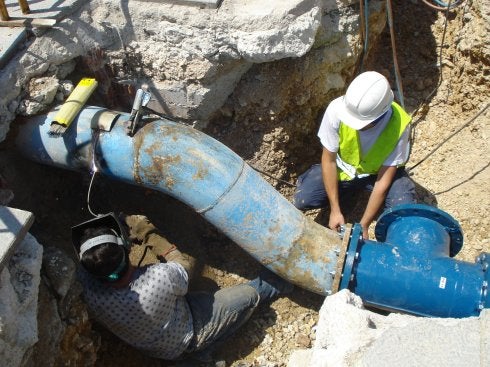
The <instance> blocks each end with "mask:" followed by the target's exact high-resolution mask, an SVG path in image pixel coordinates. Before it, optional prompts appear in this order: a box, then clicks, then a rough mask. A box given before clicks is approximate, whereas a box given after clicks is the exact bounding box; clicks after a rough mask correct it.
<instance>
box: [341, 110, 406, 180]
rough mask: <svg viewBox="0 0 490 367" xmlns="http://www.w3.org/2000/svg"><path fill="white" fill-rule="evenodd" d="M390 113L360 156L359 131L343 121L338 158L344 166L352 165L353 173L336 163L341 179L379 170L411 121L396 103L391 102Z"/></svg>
mask: <svg viewBox="0 0 490 367" xmlns="http://www.w3.org/2000/svg"><path fill="white" fill-rule="evenodd" d="M391 107H392V111H393V112H392V114H391V118H390V121H388V123H387V124H386V127H385V128H384V130H383V131H382V132H381V134H380V135H379V136H378V138H377V139H376V141H375V142H374V144H373V146H372V147H371V148H370V149H369V151H368V152H367V153H366V154H365V155H364V156H362V157H361V143H360V140H359V131H357V130H355V129H353V128H351V127H349V126H347V125H346V124H344V123H343V122H341V123H340V128H339V138H340V141H339V152H338V159H339V158H340V159H341V160H342V161H343V162H344V163H345V166H348V167H353V168H354V169H355V172H356V173H355V175H353V174H352V172H345V171H348V170H345V171H344V170H342V169H341V168H340V167H339V164H338V163H337V176H338V178H339V179H340V180H342V181H348V180H351V179H352V178H354V177H359V176H360V175H365V174H375V173H377V172H378V171H379V169H380V168H381V166H382V165H383V163H384V161H385V160H386V159H387V158H388V157H389V155H390V154H391V152H393V150H394V149H395V147H396V145H397V144H398V141H399V140H400V138H401V136H402V135H403V132H404V131H405V129H406V127H407V126H408V124H409V123H410V121H411V117H410V115H408V114H407V113H406V112H405V111H404V110H403V109H402V108H401V107H400V106H399V105H398V104H397V103H395V102H393V103H392V104H391Z"/></svg>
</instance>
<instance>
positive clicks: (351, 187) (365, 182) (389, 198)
mask: <svg viewBox="0 0 490 367" xmlns="http://www.w3.org/2000/svg"><path fill="white" fill-rule="evenodd" d="M376 177H377V176H376V175H370V176H367V177H363V178H354V179H353V180H350V181H339V197H340V200H341V201H343V200H345V199H346V198H347V197H352V196H353V194H354V195H355V191H358V190H368V191H373V187H374V184H375V182H376ZM293 200H294V201H293V204H294V206H296V207H297V208H298V209H301V210H304V209H314V208H322V207H325V206H326V205H327V204H328V197H327V193H326V191H325V185H324V184H323V176H322V167H321V165H320V164H315V165H313V166H311V167H310V169H308V170H307V171H306V172H305V173H303V174H302V175H301V176H299V177H298V182H297V187H296V192H295V193H294V199H293ZM415 202H416V196H415V184H414V183H413V181H412V179H411V178H410V177H409V176H408V174H407V172H406V171H405V168H404V167H400V168H398V169H397V171H396V174H395V177H394V179H393V182H392V183H391V186H390V189H389V190H388V193H387V195H386V198H385V207H384V208H385V210H386V209H390V208H392V207H394V206H396V205H399V204H409V203H415Z"/></svg>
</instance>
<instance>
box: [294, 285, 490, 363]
mask: <svg viewBox="0 0 490 367" xmlns="http://www.w3.org/2000/svg"><path fill="white" fill-rule="evenodd" d="M462 346H464V348H462ZM489 364H490V311H489V310H487V309H485V310H484V311H483V312H482V313H481V314H480V316H479V317H468V318H464V319H451V318H445V319H443V318H423V317H416V316H410V315H401V314H395V313H392V314H389V315H388V316H384V315H381V314H379V313H375V312H372V311H369V310H366V309H364V307H363V306H362V300H361V299H360V298H359V297H358V296H356V295H355V294H352V293H350V292H349V291H348V290H342V291H340V292H338V293H336V294H335V295H333V296H330V297H327V298H326V299H325V302H324V304H323V306H322V308H321V309H320V314H319V321H318V325H317V329H316V340H315V343H314V345H313V347H312V348H311V349H303V350H298V351H295V352H293V354H292V355H291V357H290V359H289V363H288V367H301V366H310V367H351V366H363V367H371V366H372V367H384V366H386V367H389V366H400V367H411V366H455V367H456V366H488V365H489Z"/></svg>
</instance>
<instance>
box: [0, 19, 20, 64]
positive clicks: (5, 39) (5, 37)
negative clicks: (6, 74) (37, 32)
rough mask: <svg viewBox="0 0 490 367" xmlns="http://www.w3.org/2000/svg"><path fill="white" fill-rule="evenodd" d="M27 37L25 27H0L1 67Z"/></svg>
mask: <svg viewBox="0 0 490 367" xmlns="http://www.w3.org/2000/svg"><path fill="white" fill-rule="evenodd" d="M25 39H26V28H25V27H0V69H1V68H3V67H4V66H5V64H6V63H7V62H8V61H9V60H10V58H11V57H12V56H13V55H14V53H15V52H16V50H17V49H18V47H19V45H20V44H22V42H24V41H25Z"/></svg>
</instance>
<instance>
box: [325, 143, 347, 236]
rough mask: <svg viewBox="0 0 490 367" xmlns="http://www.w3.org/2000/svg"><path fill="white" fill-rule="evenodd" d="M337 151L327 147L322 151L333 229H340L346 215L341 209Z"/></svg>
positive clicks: (329, 222)
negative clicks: (334, 151)
mask: <svg viewBox="0 0 490 367" xmlns="http://www.w3.org/2000/svg"><path fill="white" fill-rule="evenodd" d="M336 157H337V153H333V152H331V151H329V150H328V149H326V148H323V152H322V176H323V184H324V185H325V191H326V192H327V196H328V201H329V203H330V218H329V220H328V227H329V228H331V229H333V230H337V231H338V230H340V226H341V225H342V224H344V223H345V220H344V215H343V214H342V210H341V209H340V201H339V186H338V185H339V183H338V179H337V163H336V162H335V159H336Z"/></svg>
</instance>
